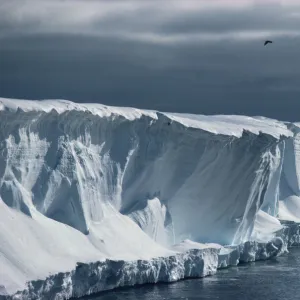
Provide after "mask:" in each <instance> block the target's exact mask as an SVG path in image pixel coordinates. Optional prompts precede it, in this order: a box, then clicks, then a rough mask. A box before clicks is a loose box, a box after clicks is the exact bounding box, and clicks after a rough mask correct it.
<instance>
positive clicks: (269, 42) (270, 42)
mask: <svg viewBox="0 0 300 300" xmlns="http://www.w3.org/2000/svg"><path fill="white" fill-rule="evenodd" d="M272 43H273V41H265V43H264V46H266V45H268V44H272Z"/></svg>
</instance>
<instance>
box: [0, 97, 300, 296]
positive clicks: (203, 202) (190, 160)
mask: <svg viewBox="0 0 300 300" xmlns="http://www.w3.org/2000/svg"><path fill="white" fill-rule="evenodd" d="M0 153H1V155H0V295H2V296H3V297H5V298H12V299H66V298H70V297H73V296H75V297H79V296H83V295H87V294H91V293H94V292H97V291H101V290H107V289H111V288H114V287H117V286H124V285H133V284H138V283H145V282H159V281H166V282H170V281H175V280H178V279H181V278H185V277H201V276H206V275H211V274H214V273H215V272H216V270H217V268H220V267H226V266H229V265H235V264H237V263H238V262H239V261H253V260H257V259H266V258H268V257H270V256H275V255H279V254H280V253H282V252H283V251H284V250H285V248H286V245H289V244H291V243H296V244H297V243H299V242H300V239H299V235H298V231H299V228H298V227H297V226H298V225H297V222H299V220H300V198H299V197H300V176H299V174H300V126H299V125H298V124H297V123H287V122H280V121H277V120H272V119H267V118H263V117H246V116H202V115H187V114H176V113H162V112H157V111H149V110H139V109H134V108H120V107H109V106H105V105H101V104H78V103H73V102H70V101H66V100H44V101H28V100H16V99H3V98H0ZM280 220H281V221H280ZM283 221H284V222H283ZM286 224H293V226H294V227H293V229H292V230H291V229H290V228H291V227H287V225H286ZM0 297H1V296H0Z"/></svg>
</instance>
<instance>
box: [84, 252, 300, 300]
mask: <svg viewBox="0 0 300 300" xmlns="http://www.w3.org/2000/svg"><path fill="white" fill-rule="evenodd" d="M84 299H90V300H92V299H93V300H163V299H164V300H167V299H170V300H171V299H172V300H175V299H176V300H179V299H185V300H192V299H193V300H194V299H220V300H229V299H230V300H232V299H234V300H235V299H237V300H277V299H278V300H279V299H280V300H297V299H300V249H299V248H294V249H291V250H290V253H289V254H285V255H284V256H282V257H278V258H275V259H272V260H268V261H263V262H255V263H249V264H243V265H240V266H238V267H232V268H229V269H224V270H220V271H219V272H218V273H217V274H216V275H214V276H211V277H206V278H202V279H192V280H183V281H180V282H176V283H172V284H157V285H143V286H136V287H132V288H124V289H117V290H114V291H109V292H103V293H99V294H97V295H94V296H89V297H84Z"/></svg>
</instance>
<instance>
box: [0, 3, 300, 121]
mask: <svg viewBox="0 0 300 300" xmlns="http://www.w3.org/2000/svg"><path fill="white" fill-rule="evenodd" d="M297 2H298V3H297ZM265 39H274V44H272V45H270V47H263V45H262V44H263V41H264V40H265ZM299 49H300V3H299V1H288V0H286V1H262V0H260V1H247V0H244V1H243V0H239V1H233V0H232V1H226V0H222V1H221V0H219V1H217V0H207V1H200V0H195V1H191V0H181V1H173V0H168V1H162V0H160V1H158V0H157V1H156V0H152V1H130V0H128V1H127V0H124V1H96V0H80V1H76V0H72V1H71V0H64V1H63V0H60V1H59V0H48V1H46V0H39V1H35V0H24V1H20V0H2V1H1V2H0V96H6V97H18V98H37V99H40V98H68V99H71V100H75V101H81V102H84V101H85V102H90V101H96V102H101V103H106V104H111V105H123V106H124V105H129V106H137V107H142V108H152V109H161V110H168V111H170V110H171V111H182V112H195V113H205V114H212V113H226V114H231V113H232V114H233V113H237V114H250V115H266V116H270V117H276V118H280V119H289V120H292V119H293V120H299V119H300V116H299V117H298V113H297V109H298V108H300V97H299V96H300V88H299V87H300V74H299V73H300V60H299Z"/></svg>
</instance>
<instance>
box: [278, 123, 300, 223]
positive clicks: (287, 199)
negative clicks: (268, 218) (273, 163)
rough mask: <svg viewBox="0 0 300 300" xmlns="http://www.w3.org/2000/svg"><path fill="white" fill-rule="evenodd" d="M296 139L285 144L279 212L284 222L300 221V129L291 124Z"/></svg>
mask: <svg viewBox="0 0 300 300" xmlns="http://www.w3.org/2000/svg"><path fill="white" fill-rule="evenodd" d="M290 127H291V130H293V132H294V137H293V138H289V139H288V140H287V141H286V142H285V145H286V146H285V151H284V161H283V167H282V173H281V179H280V195H279V200H280V201H279V212H278V216H279V218H280V219H283V220H290V221H296V222H299V221H300V175H299V174H300V129H299V127H298V125H293V124H290Z"/></svg>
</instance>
